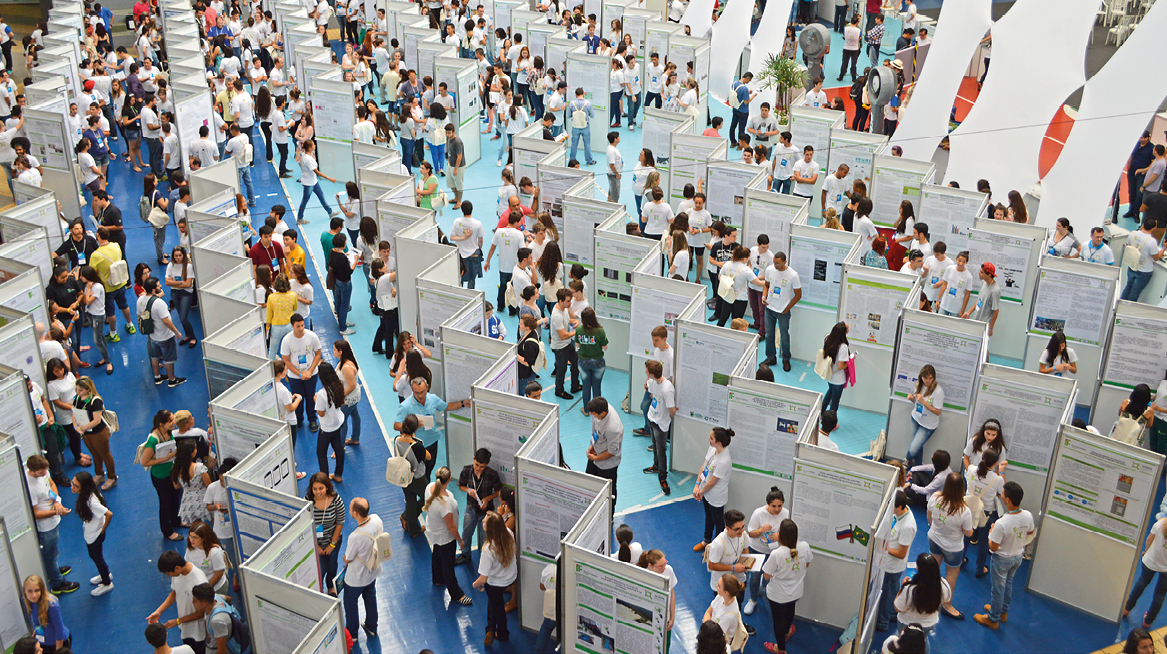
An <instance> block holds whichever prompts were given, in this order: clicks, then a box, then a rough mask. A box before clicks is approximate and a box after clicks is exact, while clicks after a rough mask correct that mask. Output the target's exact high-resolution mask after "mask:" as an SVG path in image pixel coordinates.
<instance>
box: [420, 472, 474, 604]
mask: <svg viewBox="0 0 1167 654" xmlns="http://www.w3.org/2000/svg"><path fill="white" fill-rule="evenodd" d="M449 484H450V469H449V468H447V467H446V466H442V467H441V468H438V470H437V475H436V476H435V477H434V481H433V483H431V484H430V485H429V486H427V487H426V490H425V504H423V505H422V507H421V508H422V510H423V511H425V512H426V529H425V531H426V534H427V538H429V541H430V544H431V545H433V552H432V553H431V554H430V569H431V576H432V578H433V583H434V585H435V586H443V585H444V586H445V587H446V590H447V591H449V593H450V601H452V602H456V603H458V604H461V605H462V606H469V605H470V604H472V603H473V601H472V600H471V599H470V596H469V595H467V594H465V593H464V592H462V587H461V586H459V585H458V577H457V575H456V573H455V571H454V567H455V556H454V555H455V554H456V553H457V547H455V545H459V546H460V545H463V542H462V536H461V535H460V534H459V533H458V528H457V527H456V526H455V522H454V520H455V518H454V516H455V515H456V514H457V513H458V501H457V500H456V499H454V496H453V495H451V494H450V492H449V491H448V490H447V487H448V486H449Z"/></svg>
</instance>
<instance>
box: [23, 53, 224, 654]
mask: <svg viewBox="0 0 1167 654" xmlns="http://www.w3.org/2000/svg"><path fill="white" fill-rule="evenodd" d="M9 43H11V41H10V42H9ZM199 644H200V645H201V644H202V643H199ZM62 647H63V648H68V649H70V650H72V649H73V636H72V634H70V635H69V637H68V638H66V639H65V641H64V643H63V644H62ZM41 652H43V654H56V652H57V641H53V642H51V643H42V644H41ZM199 654H203V653H202V652H199Z"/></svg>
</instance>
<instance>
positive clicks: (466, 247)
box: [450, 215, 485, 258]
mask: <svg viewBox="0 0 1167 654" xmlns="http://www.w3.org/2000/svg"><path fill="white" fill-rule="evenodd" d="M459 232H461V233H462V234H465V235H466V236H468V237H469V238H467V239H465V240H462V241H454V245H456V246H457V247H458V253H459V254H461V255H462V257H463V258H466V257H471V256H473V255H474V251H475V250H477V249H478V241H479V239H484V238H485V235H484V233H483V231H482V223H481V222H479V221H478V220H476V219H475V218H474V217H473V216H466V215H462V216H459V217H457V218H455V219H454V226H453V228H452V229H451V230H450V235H451V236H453V235H454V234H457V233H459ZM450 240H452V241H453V239H450Z"/></svg>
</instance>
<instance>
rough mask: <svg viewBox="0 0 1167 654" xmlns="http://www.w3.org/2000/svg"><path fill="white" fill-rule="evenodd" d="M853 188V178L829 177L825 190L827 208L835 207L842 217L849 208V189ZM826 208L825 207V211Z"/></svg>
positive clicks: (824, 183)
mask: <svg viewBox="0 0 1167 654" xmlns="http://www.w3.org/2000/svg"><path fill="white" fill-rule="evenodd" d="M850 187H851V176H850V175H848V176H847V177H844V178H843V179H839V177H838V176H837V175H833V174H832V175H827V179H826V181H824V182H823V190H824V191H826V192H827V207H833V208H834V210H835V212H836V213H838V214H839V215H840V216H841V215H843V208H844V207H846V206H847V189H848V188H850ZM825 208H826V207H824V209H825Z"/></svg>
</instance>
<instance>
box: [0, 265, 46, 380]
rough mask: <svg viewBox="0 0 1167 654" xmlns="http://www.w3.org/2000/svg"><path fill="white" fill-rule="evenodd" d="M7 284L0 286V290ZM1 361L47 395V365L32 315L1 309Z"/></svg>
mask: <svg viewBox="0 0 1167 654" xmlns="http://www.w3.org/2000/svg"><path fill="white" fill-rule="evenodd" d="M34 274H35V272H34ZM11 283H12V282H8V284H11ZM8 284H4V285H3V286H0V290H2V289H3V288H4V287H5V286H7V285H8ZM0 361H2V362H4V363H5V364H6V365H9V366H11V367H12V368H17V369H19V370H20V371H21V372H23V373H24V374H26V375H28V377H29V379H31V380H33V381H34V382H36V383H37V384H38V385H39V386H40V387H41V390H44V391H45V392H48V385H47V384H46V383H45V365H44V362H43V361H42V360H41V351H40V347H39V346H38V345H37V337H36V324H35V323H34V322H33V316H32V314H27V313H25V312H23V311H15V310H13V309H11V308H9V307H7V306H3V307H0Z"/></svg>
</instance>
